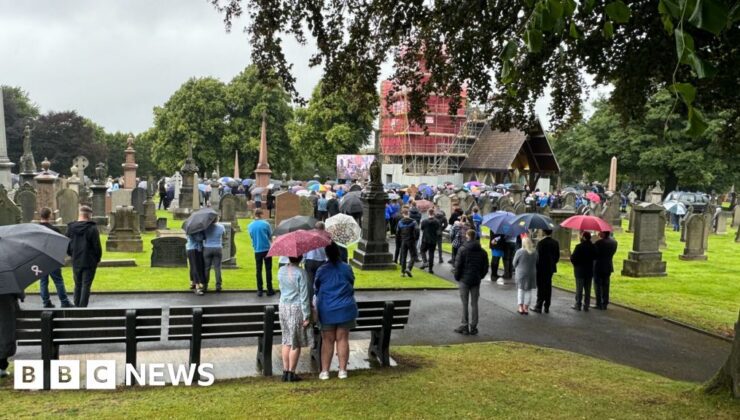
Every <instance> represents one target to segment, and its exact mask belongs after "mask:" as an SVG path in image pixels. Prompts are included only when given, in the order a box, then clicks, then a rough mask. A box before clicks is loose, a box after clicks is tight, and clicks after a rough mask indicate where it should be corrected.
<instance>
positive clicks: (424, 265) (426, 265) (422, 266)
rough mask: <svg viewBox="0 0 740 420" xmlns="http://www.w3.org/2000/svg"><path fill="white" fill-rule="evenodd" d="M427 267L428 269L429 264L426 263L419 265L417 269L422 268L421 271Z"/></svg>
mask: <svg viewBox="0 0 740 420" xmlns="http://www.w3.org/2000/svg"><path fill="white" fill-rule="evenodd" d="M427 267H429V264H427V263H422V264H421V265H420V266H419V268H422V269H423V268H427Z"/></svg>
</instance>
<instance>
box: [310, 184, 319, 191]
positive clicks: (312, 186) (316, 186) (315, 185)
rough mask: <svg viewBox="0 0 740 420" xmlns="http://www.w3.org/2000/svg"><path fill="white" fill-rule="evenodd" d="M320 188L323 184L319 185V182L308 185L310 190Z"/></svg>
mask: <svg viewBox="0 0 740 420" xmlns="http://www.w3.org/2000/svg"><path fill="white" fill-rule="evenodd" d="M320 188H321V185H319V184H318V183H316V184H309V185H308V190H309V191H318V190H319V189H320Z"/></svg>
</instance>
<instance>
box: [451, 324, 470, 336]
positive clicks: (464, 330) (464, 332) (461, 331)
mask: <svg viewBox="0 0 740 420" xmlns="http://www.w3.org/2000/svg"><path fill="white" fill-rule="evenodd" d="M455 332H456V333H458V334H462V335H468V334H470V331H468V326H467V325H461V326H459V327H457V328H455Z"/></svg>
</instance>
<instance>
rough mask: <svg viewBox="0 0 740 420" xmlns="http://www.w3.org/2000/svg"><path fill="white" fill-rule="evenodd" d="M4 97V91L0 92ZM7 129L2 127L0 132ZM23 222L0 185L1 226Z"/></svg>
mask: <svg viewBox="0 0 740 420" xmlns="http://www.w3.org/2000/svg"><path fill="white" fill-rule="evenodd" d="M0 95H2V91H0ZM1 129H5V127H1V126H0V130H1ZM20 222H21V210H20V209H19V208H18V206H16V205H15V203H14V202H13V201H12V200H11V199H10V198H8V191H7V190H6V189H5V186H4V185H3V184H0V226H6V225H15V224H18V223H20Z"/></svg>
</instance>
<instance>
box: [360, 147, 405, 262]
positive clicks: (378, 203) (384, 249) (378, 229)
mask: <svg viewBox="0 0 740 420" xmlns="http://www.w3.org/2000/svg"><path fill="white" fill-rule="evenodd" d="M380 172H381V170H380V159H379V158H378V157H377V156H376V158H375V160H374V161H373V163H372V164H371V165H370V185H369V187H368V189H367V190H366V191H365V192H363V193H362V196H361V199H362V239H360V243H359V244H358V245H357V249H356V250H355V252H354V255H353V256H352V264H353V265H355V266H357V267H359V268H360V269H361V270H382V269H387V268H393V267H395V263H394V262H393V255H392V254H391V253H390V252H389V251H388V241H387V240H386V237H385V203H386V202H387V201H388V194H386V193H385V190H384V189H383V181H382V180H381V179H380V178H381V175H380Z"/></svg>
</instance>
